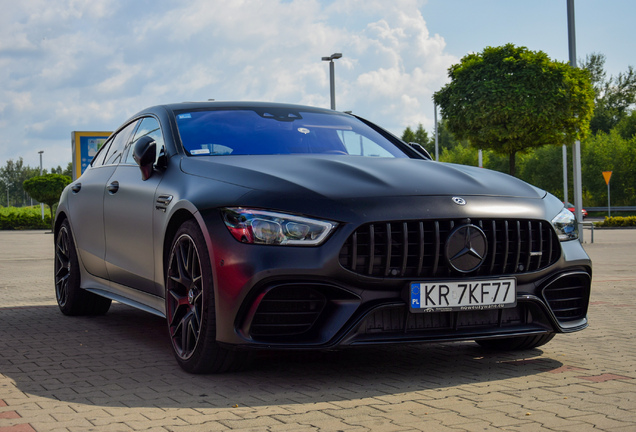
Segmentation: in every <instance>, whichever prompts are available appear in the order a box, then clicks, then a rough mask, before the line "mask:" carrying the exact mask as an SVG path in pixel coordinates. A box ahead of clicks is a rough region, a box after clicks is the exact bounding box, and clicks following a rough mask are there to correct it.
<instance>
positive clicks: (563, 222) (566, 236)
mask: <svg viewBox="0 0 636 432" xmlns="http://www.w3.org/2000/svg"><path fill="white" fill-rule="evenodd" d="M552 226H553V227H554V229H555V230H556V232H557V235H558V236H559V240H560V241H566V240H575V239H577V238H579V225H578V223H577V222H576V218H575V217H574V215H573V214H572V212H571V211H570V210H568V209H566V208H564V209H563V210H561V212H560V213H559V214H558V215H556V217H555V218H554V219H552Z"/></svg>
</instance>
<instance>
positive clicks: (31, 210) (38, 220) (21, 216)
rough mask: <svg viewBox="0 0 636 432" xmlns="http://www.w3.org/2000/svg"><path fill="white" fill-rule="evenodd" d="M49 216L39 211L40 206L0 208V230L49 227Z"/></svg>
mask: <svg viewBox="0 0 636 432" xmlns="http://www.w3.org/2000/svg"><path fill="white" fill-rule="evenodd" d="M50 228H51V216H49V215H48V214H45V215H44V220H42V214H41V213H40V207H22V208H17V207H2V208H0V230H28V229H50Z"/></svg>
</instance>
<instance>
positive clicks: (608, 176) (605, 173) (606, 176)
mask: <svg viewBox="0 0 636 432" xmlns="http://www.w3.org/2000/svg"><path fill="white" fill-rule="evenodd" d="M603 178H604V179H605V184H606V185H607V217H610V216H611V213H610V186H609V182H610V179H611V178H612V172H611V171H603Z"/></svg>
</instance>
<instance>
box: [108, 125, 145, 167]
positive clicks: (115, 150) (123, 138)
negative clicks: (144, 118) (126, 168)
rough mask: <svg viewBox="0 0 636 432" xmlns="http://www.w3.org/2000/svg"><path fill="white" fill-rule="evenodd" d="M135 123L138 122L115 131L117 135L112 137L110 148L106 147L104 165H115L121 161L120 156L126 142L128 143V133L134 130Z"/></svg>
mask: <svg viewBox="0 0 636 432" xmlns="http://www.w3.org/2000/svg"><path fill="white" fill-rule="evenodd" d="M137 123H138V122H132V123H131V124H129V125H128V126H126V127H125V128H123V129H122V130H120V131H119V132H118V133H117V135H116V136H115V138H114V139H113V142H112V144H111V145H110V148H109V149H108V153H107V154H106V157H105V160H106V161H105V162H104V165H113V164H115V165H116V164H118V163H119V162H121V156H122V153H123V151H124V148H125V147H126V144H128V141H129V140H130V135H131V134H132V132H133V131H134V130H135V127H136V126H137Z"/></svg>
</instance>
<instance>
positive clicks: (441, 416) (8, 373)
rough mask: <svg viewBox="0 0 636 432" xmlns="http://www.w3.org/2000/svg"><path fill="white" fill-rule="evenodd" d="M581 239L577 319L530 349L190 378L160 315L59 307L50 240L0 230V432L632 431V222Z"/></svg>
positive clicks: (460, 348) (474, 349)
mask: <svg viewBox="0 0 636 432" xmlns="http://www.w3.org/2000/svg"><path fill="white" fill-rule="evenodd" d="M588 234H589V233H588ZM588 237H589V235H588ZM594 240H595V243H594V244H585V248H586V250H587V251H588V253H589V254H590V256H591V257H592V259H593V261H594V277H593V293H592V306H591V308H590V313H589V316H590V327H589V328H588V329H586V330H584V331H582V332H578V333H575V334H569V335H557V337H556V338H555V339H554V340H553V341H552V342H551V343H549V344H547V345H545V346H544V347H541V348H540V349H534V350H529V351H525V352H521V353H516V354H509V353H508V354H498V353H492V352H488V351H484V350H481V349H480V348H479V347H478V346H477V345H476V344H474V343H472V342H466V343H442V344H424V345H407V346H391V347H379V348H362V349H355V350H344V351H336V352H326V353H309V354H307V353H263V354H260V355H259V356H258V357H256V358H255V360H254V362H253V364H252V365H251V367H250V368H249V369H248V370H246V371H243V372H239V373H234V374H225V375H216V376H214V375H210V376H193V375H188V374H186V373H184V372H182V371H181V370H180V369H179V367H178V366H177V364H176V362H175V361H174V359H173V357H172V354H171V349H170V346H169V341H168V338H167V334H166V330H165V325H164V322H163V320H162V319H160V318H157V317H154V316H152V315H149V314H146V313H144V312H140V311H137V310H135V309H132V308H129V307H127V306H124V305H121V304H114V305H113V307H112V308H111V311H110V312H109V313H108V314H107V315H105V316H103V317H93V318H85V317H77V318H70V317H65V316H63V315H62V314H61V313H60V312H59V311H58V309H57V306H56V304H55V298H54V290H53V284H52V273H53V236H52V235H51V234H46V233H45V232H44V231H24V232H17V231H0V432H26V431H38V432H42V431H109V432H110V431H162V432H166V431H175V432H176V431H229V430H232V431H237V430H240V431H347V432H349V431H352V432H353V431H387V432H388V431H493V430H497V431H511V432H512V431H519V432H521V431H541V430H548V431H576V432H585V431H592V430H594V431H598V430H604V431H625V432H627V431H636V334H635V331H634V330H635V328H636V324H635V323H636V321H635V320H634V308H635V307H636V300H635V297H634V287H636V265H635V264H636V263H635V262H634V256H635V255H636V254H635V252H636V230H596V232H595V239H594Z"/></svg>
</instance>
